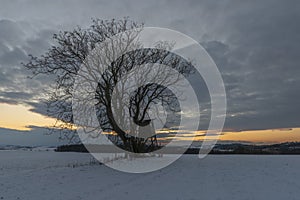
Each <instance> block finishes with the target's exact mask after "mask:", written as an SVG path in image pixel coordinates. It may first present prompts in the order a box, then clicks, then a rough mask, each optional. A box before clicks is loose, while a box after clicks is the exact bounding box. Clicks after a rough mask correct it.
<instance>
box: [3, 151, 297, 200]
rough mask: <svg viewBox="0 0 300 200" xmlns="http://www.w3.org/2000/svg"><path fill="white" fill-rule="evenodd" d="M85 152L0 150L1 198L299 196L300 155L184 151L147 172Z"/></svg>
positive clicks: (156, 199) (271, 199)
mask: <svg viewBox="0 0 300 200" xmlns="http://www.w3.org/2000/svg"><path fill="white" fill-rule="evenodd" d="M91 160H92V159H91V156H90V155H89V154H83V153H57V152H52V151H20V150H19V151H0V199H9V200H11V199H28V200H35V199H41V200H48V199H49V200H50V199H51V200H60V199H64V200H65V199H70V200H76V199H101V200H104V199H113V200H114V199H117V200H127V199H130V200H135V199H143V200H147V199H154V200H160V199H163V200H165V199H172V200H175V199H180V200H181V199H195V200H196V199H197V200H198V199H205V200H206V199H228V200H231V199H237V200H243V199H270V200H274V199H280V200H282V199H299V198H300V156H287V155H286V156H284V155H283V156H278V155H276V156H272V155H270V156H266V155H261V156H250V155H210V156H208V157H206V158H205V159H203V160H200V159H198V158H197V156H195V155H184V156H183V157H182V158H180V159H179V160H178V161H176V162H175V163H173V164H172V165H170V166H168V167H166V168H164V169H162V170H159V171H156V172H152V173H147V174H128V173H122V172H118V171H115V170H112V169H110V168H108V167H106V166H104V165H97V164H93V163H92V164H91Z"/></svg>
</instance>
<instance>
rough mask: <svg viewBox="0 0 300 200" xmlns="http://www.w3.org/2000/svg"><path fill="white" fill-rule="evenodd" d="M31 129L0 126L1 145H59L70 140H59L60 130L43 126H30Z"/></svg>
mask: <svg viewBox="0 0 300 200" xmlns="http://www.w3.org/2000/svg"><path fill="white" fill-rule="evenodd" d="M29 128H31V130H30V131H21V130H15V129H7V128H1V127H0V145H1V146H2V145H21V146H58V145H62V144H67V142H68V141H62V140H59V136H60V135H59V134H60V133H59V131H54V132H51V134H49V133H50V131H49V130H48V129H46V128H43V127H38V126H30V127H29Z"/></svg>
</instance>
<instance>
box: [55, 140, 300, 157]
mask: <svg viewBox="0 0 300 200" xmlns="http://www.w3.org/2000/svg"><path fill="white" fill-rule="evenodd" d="M89 149H94V150H95V152H96V151H97V152H105V153H115V152H112V148H110V146H108V145H106V146H105V145H104V146H103V145H102V146H99V145H91V146H90V147H89ZM55 151H57V152H88V150H87V149H86V147H85V146H84V145H83V144H73V145H63V146H59V147H57V148H56V149H55ZM92 151H93V150H92ZM181 151H182V149H180V148H178V147H169V148H166V152H167V153H170V154H172V153H178V152H181ZM120 152H121V151H120ZM198 153H199V147H191V148H188V149H187V150H186V151H185V154H198ZM210 154H299V155H300V142H286V143H279V144H271V145H251V144H241V143H231V144H216V145H215V146H214V148H213V149H212V151H211V152H210Z"/></svg>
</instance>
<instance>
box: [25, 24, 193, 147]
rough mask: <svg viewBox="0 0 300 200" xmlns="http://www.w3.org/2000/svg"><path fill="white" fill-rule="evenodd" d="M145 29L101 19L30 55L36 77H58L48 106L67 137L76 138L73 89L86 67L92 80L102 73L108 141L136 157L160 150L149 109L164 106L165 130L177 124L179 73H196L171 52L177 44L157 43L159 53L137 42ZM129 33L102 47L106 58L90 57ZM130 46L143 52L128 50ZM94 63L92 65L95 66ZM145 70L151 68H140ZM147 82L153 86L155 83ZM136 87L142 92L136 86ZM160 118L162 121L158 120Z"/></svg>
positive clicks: (100, 113)
mask: <svg viewBox="0 0 300 200" xmlns="http://www.w3.org/2000/svg"><path fill="white" fill-rule="evenodd" d="M142 28H143V24H138V23H136V22H134V21H131V20H129V19H128V18H124V19H122V20H106V21H105V20H99V19H95V20H93V21H92V25H91V26H90V27H89V28H88V29H82V28H80V27H77V28H76V29H74V30H73V31H64V32H60V33H59V34H55V35H54V40H55V41H56V45H53V46H52V47H51V49H49V51H48V52H47V53H46V54H44V55H43V56H41V57H35V56H32V55H30V62H28V63H26V64H25V65H24V66H25V67H26V68H28V69H30V70H32V72H33V73H34V75H37V74H55V75H56V85H55V87H54V88H53V89H52V90H51V93H50V96H49V99H48V101H47V102H48V103H47V105H48V112H49V115H51V116H53V117H55V118H56V119H57V121H58V122H59V123H57V124H56V126H59V128H62V129H63V130H66V131H64V132H63V136H64V137H65V138H67V139H69V140H74V139H76V134H75V130H73V126H74V119H73V114H72V105H71V102H72V90H73V86H74V82H75V78H76V76H78V71H79V70H80V67H81V66H82V65H83V64H85V65H86V67H87V69H88V70H87V71H88V72H87V73H88V76H89V77H90V76H91V75H92V74H93V75H94V74H97V76H95V79H94V80H92V81H94V82H96V83H97V90H96V91H95V94H93V95H94V98H95V99H96V102H97V103H96V105H95V106H96V110H97V117H98V121H99V124H100V128H101V130H103V131H104V132H107V133H111V134H108V135H107V136H108V137H109V139H110V140H111V141H112V142H113V143H115V144H116V145H118V146H120V147H121V148H124V149H125V150H128V151H131V152H149V151H153V150H155V149H157V148H159V144H158V142H157V134H156V133H155V127H154V125H153V122H152V120H151V118H150V116H149V109H150V107H151V106H153V104H158V103H161V105H162V106H163V107H164V110H165V111H166V112H167V117H168V118H169V120H167V121H168V122H169V123H165V124H164V128H169V127H171V126H174V124H175V125H176V118H178V112H180V105H179V103H178V100H177V98H178V97H176V96H175V95H174V94H173V92H172V91H171V90H170V89H168V87H169V86H171V85H173V84H175V83H177V82H178V81H179V79H180V76H179V75H178V74H181V75H188V74H190V73H192V67H191V65H190V63H189V62H187V61H183V60H182V59H181V58H179V57H178V56H176V55H174V54H172V53H170V51H169V50H171V48H172V46H173V45H172V44H168V43H164V42H163V41H162V42H159V43H157V48H154V49H149V48H148V49H144V48H143V47H142V46H141V45H140V44H139V43H136V42H135V40H134V39H135V38H136V37H138V35H139V31H140V30H142ZM131 30H133V31H131ZM124 32H126V38H125V39H124V38H120V39H119V40H117V42H114V43H109V42H108V43H106V44H110V45H104V46H102V47H103V48H102V50H103V52H104V54H103V52H98V53H99V54H100V53H101V55H99V56H93V57H89V53H90V52H93V50H94V49H95V47H96V45H97V44H99V43H101V44H103V42H104V44H105V41H107V40H108V39H109V38H112V37H114V36H116V35H117V34H119V33H124ZM115 41H116V40H115ZM112 47H113V48H118V49H119V50H120V49H121V50H122V49H124V53H123V54H122V53H121V56H120V57H117V58H116V57H115V52H114V51H113V50H112ZM129 47H134V49H137V50H134V51H127V50H128V48H129ZM125 50H126V51H125ZM96 54H97V52H96ZM87 60H88V62H87ZM91 63H92V66H89V65H91ZM100 65H101V66H105V70H104V71H102V70H99V66H100ZM145 65H147V67H137V66H145ZM164 65H167V66H170V67H171V68H170V70H167V71H166V69H165V68H163V66H164ZM172 69H173V70H172ZM174 70H176V72H177V73H174ZM141 75H142V76H143V78H141ZM144 80H153V81H152V83H151V82H145V81H144ZM88 81H91V80H88ZM133 82H134V83H135V84H136V85H138V87H136V85H134V86H133V85H132V84H131V83H133ZM130 87H135V89H133V90H132V88H130ZM114 113H117V114H118V115H117V116H116V115H115V114H114ZM154 113H156V114H157V113H159V112H154ZM157 117H158V118H159V116H158V115H157ZM171 121H172V123H171Z"/></svg>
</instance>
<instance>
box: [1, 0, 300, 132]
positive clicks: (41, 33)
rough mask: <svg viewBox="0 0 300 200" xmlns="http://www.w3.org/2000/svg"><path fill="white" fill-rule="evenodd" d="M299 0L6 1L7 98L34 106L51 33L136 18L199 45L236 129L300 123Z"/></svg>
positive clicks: (229, 121)
mask: <svg viewBox="0 0 300 200" xmlns="http://www.w3.org/2000/svg"><path fill="white" fill-rule="evenodd" d="M299 11H300V2H299V1H281V0H278V1H276V0H270V1H267V0H264V1H238V0H237V1H209V0H208V1H199V0H194V1H188V0H187V1H179V0H178V1H173V0H169V1H146V0H144V1H140V0H139V1H138V0H135V1H124V0H123V1H97V0H85V1H81V0H73V1H70V0H64V1H58V0H52V1H50V0H49V1H41V0H16V1H11V0H2V1H1V6H0V69H1V70H0V103H9V104H21V103H23V104H24V103H27V104H30V105H32V106H34V107H35V108H34V110H35V111H36V112H43V108H42V106H41V105H40V104H39V103H32V102H33V99H38V98H39V96H40V95H41V93H42V90H43V89H44V87H45V83H48V82H49V81H51V78H50V77H37V78H35V79H33V80H32V79H28V78H27V76H28V75H30V73H29V72H27V71H26V70H25V69H24V68H23V67H22V66H21V65H20V63H21V62H26V60H27V55H28V54H34V55H39V54H41V53H42V52H45V51H46V50H47V49H48V48H49V47H50V45H51V42H53V41H52V39H51V38H52V34H53V33H57V32H58V31H59V30H70V29H72V28H73V27H75V26H76V25H79V26H82V27H88V26H89V25H90V22H91V18H101V19H111V18H122V17H124V16H129V17H130V18H131V19H132V20H135V21H138V22H144V23H145V25H146V26H157V27H165V28H170V29H174V30H177V31H180V32H182V33H185V34H187V35H189V36H191V37H192V38H194V39H195V40H197V41H198V42H200V43H201V44H202V45H203V46H204V47H205V49H206V50H207V51H208V53H209V54H210V55H211V57H212V58H213V59H214V61H215V62H216V64H217V66H218V68H219V70H220V72H221V74H222V76H223V79H224V83H225V87H226V92H227V102H228V108H227V109H228V115H227V119H226V124H225V128H230V129H235V130H240V129H242V130H249V129H250V130H251V129H275V128H289V127H290V128H293V127H299V126H300V115H299V114H298V112H299V110H300V103H299V98H300V66H299V65H300V34H299V31H300V12H299Z"/></svg>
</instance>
